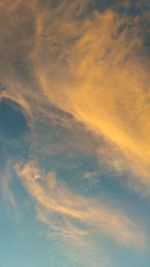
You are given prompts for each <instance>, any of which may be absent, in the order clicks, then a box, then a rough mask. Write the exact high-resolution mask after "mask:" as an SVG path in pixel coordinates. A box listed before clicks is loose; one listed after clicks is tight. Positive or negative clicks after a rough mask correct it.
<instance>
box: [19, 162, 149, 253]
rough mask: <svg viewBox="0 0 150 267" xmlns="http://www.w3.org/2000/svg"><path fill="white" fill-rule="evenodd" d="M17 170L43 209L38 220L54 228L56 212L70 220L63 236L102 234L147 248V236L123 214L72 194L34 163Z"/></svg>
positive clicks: (71, 237)
mask: <svg viewBox="0 0 150 267" xmlns="http://www.w3.org/2000/svg"><path fill="white" fill-rule="evenodd" d="M16 171H17V174H18V175H19V177H20V178H21V181H22V183H23V184H24V186H25V188H26V189H27V191H28V192H29V194H30V195H31V196H32V197H33V199H34V200H35V204H36V205H37V206H38V208H39V209H40V211H41V212H40V213H39V212H38V214H39V216H38V218H39V219H40V220H41V221H43V222H45V223H46V224H49V225H51V223H52V220H51V218H52V217H53V216H52V217H50V221H49V219H48V218H49V216H48V215H50V214H51V215H52V214H53V213H54V214H57V215H60V216H61V217H62V218H66V219H67V220H69V221H67V224H68V225H69V227H67V230H63V232H62V236H63V235H66V236H67V235H68V237H69V238H70V240H72V239H73V240H74V239H77V237H78V238H79V240H80V237H81V240H82V237H84V236H86V235H89V234H92V233H93V234H94V232H95V233H97V232H99V233H103V234H106V235H108V236H111V237H112V238H114V239H116V241H118V242H119V243H121V244H124V245H127V246H131V247H135V248H143V247H144V246H145V244H146V236H145V235H144V233H142V231H141V230H140V229H138V227H137V226H136V224H134V223H133V222H132V221H131V220H130V219H129V218H128V217H127V216H126V215H125V214H123V213H122V212H119V211H117V210H114V209H112V208H109V207H107V205H104V204H102V203H98V202H97V201H94V200H92V199H90V198H85V197H82V196H79V195H77V194H75V193H73V192H72V191H71V190H70V189H69V188H68V187H67V186H66V185H65V184H63V183H61V182H58V181H57V180H56V176H55V174H54V173H51V172H49V173H48V174H44V173H41V171H40V170H39V168H38V166H37V165H36V164H35V163H34V162H29V163H28V164H26V165H25V166H24V167H23V168H22V169H19V166H16ZM58 221H59V220H58ZM71 222H73V225H72V224H70V223H71ZM77 222H80V223H82V224H83V225H84V228H83V229H85V230H82V228H81V229H80V227H79V228H78V227H77ZM52 228H53V230H55V229H57V220H55V221H54V227H52ZM61 229H63V227H61Z"/></svg>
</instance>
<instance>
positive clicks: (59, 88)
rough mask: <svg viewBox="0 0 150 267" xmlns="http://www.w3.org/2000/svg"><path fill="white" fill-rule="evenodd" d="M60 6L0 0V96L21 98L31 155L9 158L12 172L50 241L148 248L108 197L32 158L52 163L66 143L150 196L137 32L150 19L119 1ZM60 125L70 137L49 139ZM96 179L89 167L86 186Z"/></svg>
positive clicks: (149, 106) (144, 76)
mask: <svg viewBox="0 0 150 267" xmlns="http://www.w3.org/2000/svg"><path fill="white" fill-rule="evenodd" d="M56 2H57V4H56V3H55V1H52V0H50V1H42V0H31V1H30V2H29V1H23V0H20V1H19V0H16V1H13V2H12V1H11V2H10V1H1V3H0V16H1V24H2V25H4V27H1V29H0V35H1V36H2V42H1V44H0V57H1V73H0V78H1V83H0V99H10V100H12V101H14V102H15V103H17V104H18V105H19V106H20V108H21V110H22V112H23V114H24V116H25V117H26V120H27V122H28V126H29V128H30V129H31V137H30V139H31V146H30V147H29V159H30V160H29V162H28V163H27V164H25V165H24V166H22V167H20V165H19V163H18V162H17V160H16V162H15V163H14V161H13V164H14V165H15V166H16V173H17V175H18V176H19V177H20V181H21V182H22V184H23V185H24V188H25V189H26V191H27V192H28V193H29V195H30V197H31V198H32V199H33V200H34V202H35V209H36V211H37V220H39V221H40V222H42V223H44V224H45V225H47V226H48V228H49V231H48V235H49V236H50V238H51V237H52V235H53V236H55V234H56V236H59V237H60V238H61V239H63V240H66V241H69V242H72V243H75V244H76V245H79V246H80V245H83V244H86V242H87V240H88V239H90V237H91V236H92V237H95V236H96V235H97V234H98V235H99V236H103V235H104V236H107V237H109V238H110V239H112V240H115V241H116V242H118V243H119V244H122V245H125V246H127V247H131V248H135V249H138V250H143V249H144V248H145V247H146V244H147V237H146V234H145V232H144V230H142V229H141V228H140V227H139V226H138V223H137V222H134V221H133V220H132V219H130V218H129V216H128V215H127V214H126V213H125V212H124V211H122V210H117V209H116V208H115V207H113V205H112V207H111V205H109V202H111V199H108V201H107V202H108V203H107V204H104V203H101V201H99V200H98V199H97V198H95V199H93V198H90V197H85V196H83V195H82V194H80V193H79V194H77V193H76V192H74V191H73V189H72V188H71V187H69V186H68V185H67V183H63V182H62V181H60V180H59V178H58V177H59V176H58V177H57V170H56V173H55V172H53V171H49V172H48V171H47V172H45V171H44V169H45V166H43V168H42V167H41V166H39V164H38V163H36V157H38V156H39V155H40V156H41V159H42V158H44V159H45V158H48V157H49V161H50V160H51V158H50V157H51V155H54V154H55V155H56V154H58V153H60V154H63V155H65V152H66V150H65V149H66V147H67V148H68V146H70V148H71V149H72V148H75V149H76V150H78V151H81V150H82V151H84V153H85V154H86V153H87V154H88V153H89V154H91V155H93V159H95V160H97V161H98V162H100V164H101V166H102V165H103V167H104V168H105V170H106V171H108V172H109V171H110V170H113V171H114V174H120V175H122V174H124V173H125V174H126V176H127V178H126V179H127V180H128V181H127V183H128V184H129V185H130V186H131V187H132V188H133V189H134V190H136V191H142V192H144V193H145V192H146V193H147V192H148V193H149V190H150V178H149V173H150V135H149V133H150V124H149V118H150V78H149V62H148V59H147V57H146V50H145V45H144V34H145V32H144V30H143V29H142V28H141V23H142V20H148V15H147V14H146V18H145V17H144V15H140V14H137V15H135V16H129V15H128V14H121V15H120V14H119V12H118V10H117V9H115V4H114V6H113V8H111V7H110V8H106V9H105V8H102V9H99V10H97V11H96V10H95V9H94V8H93V9H92V8H91V10H90V8H89V5H90V4H91V3H92V1H90V0H84V1H79V0H77V1H72V0H71V1H70V0H63V1H56ZM95 2H96V1H95ZM123 2H124V3H123V4H122V5H123V6H124V7H128V6H129V4H130V3H129V2H130V1H123ZM137 2H138V1H137ZM22 14H23V15H22ZM6 18H7V19H6ZM6 22H7V23H6ZM43 125H44V127H45V128H44V127H43ZM54 125H55V126H56V125H57V126H58V125H59V126H60V127H61V129H65V130H64V131H66V132H67V131H68V135H65V136H67V137H66V139H65V142H64V143H63V141H62V143H61V142H58V140H56V143H55V142H54V141H53V140H52V138H51V137H50V136H51V132H52V128H53V126H54ZM41 129H42V130H41ZM66 132H65V133H66ZM69 134H70V136H71V137H69ZM62 135H63V134H62V132H60V133H59V136H61V138H60V139H61V140H62V139H63V137H62ZM56 139H57V138H56ZM60 143H61V144H60ZM71 149H70V150H71ZM37 150H38V153H39V154H38V155H37V154H36V152H37ZM20 157H22V156H20ZM21 160H22V158H21ZM43 161H44V160H43ZM66 164H67V163H66ZM74 164H75V163H74ZM5 171H6V175H4V176H3V180H2V187H3V191H4V193H5V196H6V199H7V200H8V201H9V202H10V203H11V205H12V206H13V207H15V206H16V202H15V201H16V200H15V196H14V195H13V193H12V192H11V190H10V187H9V183H10V178H9V176H10V171H11V170H10V171H7V170H5ZM97 176H98V175H97V170H96V171H95V172H93V170H92V171H89V170H87V172H85V173H84V175H83V177H81V179H82V180H83V181H85V187H84V189H86V186H87V183H89V184H90V185H91V184H92V185H94V183H95V184H97V183H98V182H99V181H98V179H99V177H98V178H97ZM84 193H85V191H84ZM93 239H94V238H93Z"/></svg>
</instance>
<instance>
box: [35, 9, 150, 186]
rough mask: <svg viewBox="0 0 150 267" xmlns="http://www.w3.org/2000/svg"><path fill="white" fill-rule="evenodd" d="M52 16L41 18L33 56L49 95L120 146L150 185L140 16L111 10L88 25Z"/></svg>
mask: <svg viewBox="0 0 150 267" xmlns="http://www.w3.org/2000/svg"><path fill="white" fill-rule="evenodd" d="M48 14H49V13H48ZM48 14H46V13H44V15H43V16H42V15H41V17H40V21H39V25H40V31H39V30H38V34H37V39H36V46H35V50H34V53H33V62H34V66H35V74H36V78H37V80H38V81H39V83H40V86H41V88H42V90H43V93H44V94H45V96H46V97H48V99H49V101H50V103H53V104H54V105H56V106H57V107H59V108H60V109H62V110H64V111H66V112H69V113H71V114H72V115H73V116H74V117H75V118H76V119H77V120H78V121H81V122H83V123H84V124H85V125H86V126H87V128H89V129H90V130H91V131H92V132H93V133H94V134H96V135H99V136H103V137H104V139H105V140H106V142H107V143H108V144H110V147H111V148H112V147H113V146H114V147H115V146H116V151H117V149H118V151H119V157H120V156H121V158H122V164H123V161H124V166H125V168H126V169H127V170H130V171H131V173H132V174H134V175H135V177H137V182H138V183H139V184H141V185H142V186H145V187H147V185H148V186H149V184H150V180H149V171H150V161H149V158H150V138H149V132H150V124H149V117H150V106H149V98H150V92H149V86H150V80H149V73H148V70H147V67H146V59H144V60H145V65H144V63H142V58H140V57H139V56H138V53H139V52H138V51H140V50H141V49H142V39H141V38H140V35H139V30H138V29H137V25H138V23H139V20H140V18H136V19H134V18H129V17H123V18H120V16H119V15H117V14H116V13H114V12H112V11H106V12H105V13H98V12H95V13H93V14H92V15H91V16H90V17H88V18H86V19H85V20H83V21H80V20H75V19H73V18H72V17H68V16H67V17H66V16H64V17H63V18H62V19H61V18H59V17H57V14H56V15H54V18H53V19H52V20H51V19H50V17H49V16H48ZM46 25H47V27H46ZM52 25H53V26H52ZM38 29H39V27H38ZM45 29H46V30H45ZM42 36H43V38H42ZM44 37H45V38H44ZM52 55H53V56H52ZM111 152H112V151H111ZM111 156H112V155H111ZM114 157H116V154H114ZM108 158H109V159H110V157H109V156H108ZM116 160H117V159H116Z"/></svg>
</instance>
